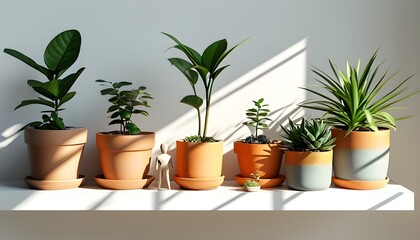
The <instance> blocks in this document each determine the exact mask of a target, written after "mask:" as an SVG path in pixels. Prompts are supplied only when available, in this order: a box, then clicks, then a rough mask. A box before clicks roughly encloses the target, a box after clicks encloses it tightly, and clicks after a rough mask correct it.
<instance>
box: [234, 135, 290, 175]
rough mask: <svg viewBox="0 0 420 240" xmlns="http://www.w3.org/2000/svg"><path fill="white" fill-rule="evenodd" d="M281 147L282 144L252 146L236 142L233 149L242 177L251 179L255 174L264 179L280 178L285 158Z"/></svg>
mask: <svg viewBox="0 0 420 240" xmlns="http://www.w3.org/2000/svg"><path fill="white" fill-rule="evenodd" d="M280 146H281V144H280V143H273V144H251V143H243V142H241V141H236V142H235V143H234V147H233V149H234V152H235V153H236V154H237V156H238V164H239V169H240V170H241V175H242V176H243V177H250V176H251V174H252V173H254V174H258V175H259V176H260V178H264V179H271V178H276V177H278V176H279V171H280V166H281V161H282V157H283V150H281V149H280Z"/></svg>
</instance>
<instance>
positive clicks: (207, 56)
mask: <svg viewBox="0 0 420 240" xmlns="http://www.w3.org/2000/svg"><path fill="white" fill-rule="evenodd" d="M226 49H227V41H226V39H222V40H219V41H216V42H214V43H212V44H210V45H209V46H208V47H207V48H206V49H205V50H204V52H203V55H202V58H201V62H202V63H203V65H204V67H206V68H207V69H208V70H209V71H210V73H213V72H214V71H215V70H216V67H217V66H216V64H217V61H218V60H219V58H220V56H222V55H223V53H224V52H225V51H226Z"/></svg>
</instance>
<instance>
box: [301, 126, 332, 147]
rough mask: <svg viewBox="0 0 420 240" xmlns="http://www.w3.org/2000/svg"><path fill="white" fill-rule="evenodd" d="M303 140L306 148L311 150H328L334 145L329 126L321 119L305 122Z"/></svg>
mask: <svg viewBox="0 0 420 240" xmlns="http://www.w3.org/2000/svg"><path fill="white" fill-rule="evenodd" d="M303 140H304V142H305V143H306V147H307V148H308V150H310V151H312V152H320V151H321V152H322V151H330V150H332V149H333V147H334V146H335V145H334V142H335V138H332V137H331V130H330V127H329V125H328V124H326V123H324V121H323V119H312V121H307V122H306V126H305V134H304V135H303Z"/></svg>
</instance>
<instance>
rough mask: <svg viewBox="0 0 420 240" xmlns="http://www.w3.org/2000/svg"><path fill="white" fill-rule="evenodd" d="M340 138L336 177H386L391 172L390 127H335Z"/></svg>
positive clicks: (372, 178)
mask: <svg viewBox="0 0 420 240" xmlns="http://www.w3.org/2000/svg"><path fill="white" fill-rule="evenodd" d="M331 131H332V135H333V137H335V138H336V141H335V144H336V146H335V147H334V162H333V168H334V174H335V177H336V178H339V179H344V180H355V181H382V180H385V179H386V177H387V173H388V163H389V152H390V142H391V138H390V131H389V129H382V130H380V131H378V132H368V131H353V132H351V133H350V134H349V135H347V136H345V134H346V131H344V130H338V129H331Z"/></svg>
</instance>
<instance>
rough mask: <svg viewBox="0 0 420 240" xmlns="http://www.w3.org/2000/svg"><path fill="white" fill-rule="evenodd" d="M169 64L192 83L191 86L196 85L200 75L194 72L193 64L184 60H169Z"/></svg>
mask: <svg viewBox="0 0 420 240" xmlns="http://www.w3.org/2000/svg"><path fill="white" fill-rule="evenodd" d="M168 60H169V62H170V63H171V64H172V65H174V66H175V67H176V68H178V70H179V71H180V72H182V74H184V76H185V77H186V78H187V79H188V81H190V83H191V85H195V84H196V83H197V81H198V74H197V72H196V71H194V70H192V69H191V68H192V66H193V65H192V64H191V63H190V62H188V61H186V60H184V59H182V58H169V59H168Z"/></svg>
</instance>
